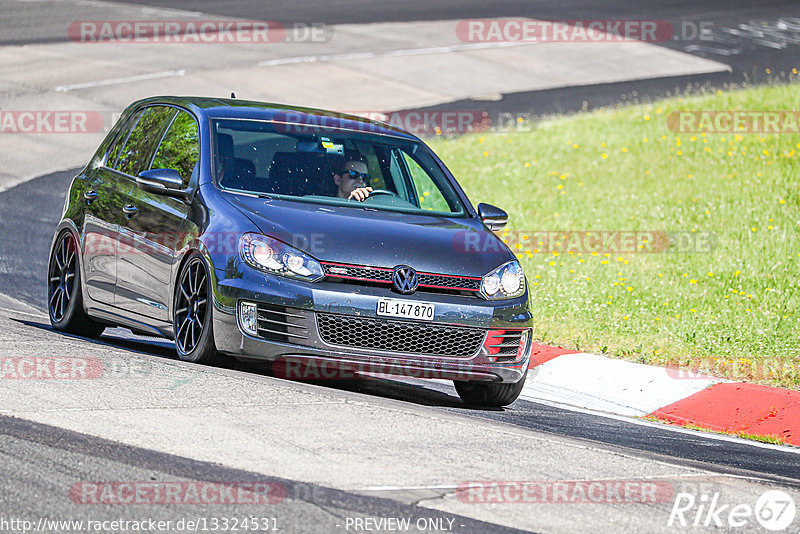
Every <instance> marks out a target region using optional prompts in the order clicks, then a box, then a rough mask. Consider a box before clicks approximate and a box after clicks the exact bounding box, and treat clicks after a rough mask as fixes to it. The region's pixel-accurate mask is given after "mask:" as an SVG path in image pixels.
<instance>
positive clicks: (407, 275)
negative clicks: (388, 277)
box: [392, 265, 419, 295]
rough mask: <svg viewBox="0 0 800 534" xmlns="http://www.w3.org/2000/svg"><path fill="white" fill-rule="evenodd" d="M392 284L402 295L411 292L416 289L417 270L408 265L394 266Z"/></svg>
mask: <svg viewBox="0 0 800 534" xmlns="http://www.w3.org/2000/svg"><path fill="white" fill-rule="evenodd" d="M392 285H393V286H394V288H395V289H396V290H397V291H399V292H400V293H402V294H404V295H408V294H410V293H413V292H414V291H416V290H417V286H418V285H419V276H417V271H415V270H414V269H412V268H411V267H409V266H408V265H398V266H397V267H395V268H394V275H392Z"/></svg>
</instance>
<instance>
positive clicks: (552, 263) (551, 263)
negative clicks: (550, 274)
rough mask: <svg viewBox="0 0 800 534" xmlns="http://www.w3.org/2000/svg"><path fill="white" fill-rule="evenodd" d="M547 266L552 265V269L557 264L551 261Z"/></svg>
mask: <svg viewBox="0 0 800 534" xmlns="http://www.w3.org/2000/svg"><path fill="white" fill-rule="evenodd" d="M547 264H548V265H550V266H551V267H552V266H553V265H555V264H556V262H554V261H551V262H548V263H547Z"/></svg>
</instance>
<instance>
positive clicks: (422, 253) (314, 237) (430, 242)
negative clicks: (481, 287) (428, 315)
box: [225, 193, 514, 276]
mask: <svg viewBox="0 0 800 534" xmlns="http://www.w3.org/2000/svg"><path fill="white" fill-rule="evenodd" d="M225 197H226V199H227V200H228V201H229V202H231V204H233V205H234V206H235V207H236V208H238V209H239V210H240V211H241V212H242V213H243V214H244V215H245V216H246V217H248V218H249V219H250V220H251V221H253V223H254V224H255V225H256V226H257V227H258V228H259V229H260V230H261V232H262V233H263V234H265V235H268V236H270V237H274V238H275V239H279V240H281V241H283V242H284V243H288V244H290V245H292V246H294V247H296V248H299V249H300V250H302V251H304V252H306V253H307V254H310V255H311V256H313V257H314V258H316V259H318V260H320V261H328V262H336V263H348V264H354V265H370V266H373V267H388V268H392V267H395V266H397V265H409V266H411V267H413V268H414V269H416V270H418V271H422V272H431V273H442V274H456V275H462V276H483V275H485V274H486V273H488V272H489V271H491V270H492V269H494V268H496V267H498V266H499V265H502V264H503V263H505V262H507V261H509V260H511V259H513V258H514V256H513V254H512V253H511V252H510V251H509V249H508V247H506V245H505V243H503V242H502V241H501V240H500V238H498V237H497V236H496V235H495V234H494V233H492V232H491V231H489V230H487V229H486V228H485V226H484V225H483V223H482V222H481V221H480V220H479V219H476V218H458V217H438V216H430V215H415V214H408V213H399V212H392V211H385V210H368V209H360V208H351V207H343V206H335V205H329V204H326V205H321V204H313V203H307V202H300V201H288V200H280V199H263V198H254V197H251V196H248V195H237V194H230V193H226V194H225Z"/></svg>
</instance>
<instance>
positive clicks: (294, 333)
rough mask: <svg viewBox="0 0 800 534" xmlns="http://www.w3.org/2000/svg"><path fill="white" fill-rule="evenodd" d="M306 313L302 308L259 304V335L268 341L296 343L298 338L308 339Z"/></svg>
mask: <svg viewBox="0 0 800 534" xmlns="http://www.w3.org/2000/svg"><path fill="white" fill-rule="evenodd" d="M305 320H306V317H305V315H302V312H301V311H300V310H295V309H294V308H287V307H286V306H276V305H274V304H263V303H262V304H259V305H258V337H260V338H261V339H266V340H268V341H280V342H282V343H296V342H297V340H298V339H308V327H306V326H305V325H304V324H302V323H304V322H305Z"/></svg>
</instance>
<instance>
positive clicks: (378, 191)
mask: <svg viewBox="0 0 800 534" xmlns="http://www.w3.org/2000/svg"><path fill="white" fill-rule="evenodd" d="M375 195H389V196H392V197H396V196H397V193H395V192H394V191H389V190H388V189H373V190H372V191H370V193H369V196H368V197H367V200H369V199H370V198H372V197H374V196H375Z"/></svg>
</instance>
